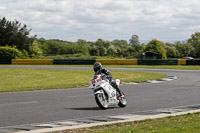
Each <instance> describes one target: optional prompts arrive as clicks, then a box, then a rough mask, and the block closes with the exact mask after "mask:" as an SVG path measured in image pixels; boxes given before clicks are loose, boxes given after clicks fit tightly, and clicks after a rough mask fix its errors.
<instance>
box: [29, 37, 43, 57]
mask: <svg viewBox="0 0 200 133" xmlns="http://www.w3.org/2000/svg"><path fill="white" fill-rule="evenodd" d="M38 43H39V42H38V41H37V40H35V41H34V42H33V44H32V45H31V46H30V48H29V55H30V57H31V58H38V57H40V56H42V54H43V51H42V49H41V48H39V45H38Z"/></svg>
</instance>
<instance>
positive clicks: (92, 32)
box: [0, 0, 200, 42]
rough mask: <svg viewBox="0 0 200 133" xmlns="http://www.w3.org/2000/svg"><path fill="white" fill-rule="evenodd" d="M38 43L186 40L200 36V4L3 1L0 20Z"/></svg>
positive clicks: (187, 0) (185, 0)
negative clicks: (22, 26)
mask: <svg viewBox="0 0 200 133" xmlns="http://www.w3.org/2000/svg"><path fill="white" fill-rule="evenodd" d="M4 16H5V17H6V19H7V20H9V21H13V20H15V19H16V20H18V21H20V22H21V23H24V24H26V25H27V26H28V28H29V29H30V28H31V29H32V31H31V34H32V35H37V37H38V38H40V37H43V38H45V39H61V40H67V41H77V40H78V39H84V40H87V41H96V40H97V39H98V38H102V39H104V40H109V41H112V40H114V39H120V40H121V39H122V40H127V41H128V40H129V39H130V38H131V36H132V35H134V34H135V35H138V36H139V39H140V41H141V42H144V41H149V40H152V39H158V40H160V41H164V42H167V41H168V42H169V41H182V40H186V39H188V38H190V36H191V34H193V33H194V32H200V0H0V18H2V17H4Z"/></svg>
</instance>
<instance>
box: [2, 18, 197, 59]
mask: <svg viewBox="0 0 200 133" xmlns="http://www.w3.org/2000/svg"><path fill="white" fill-rule="evenodd" d="M30 31H31V29H27V26H26V25H22V24H21V23H20V22H18V21H17V20H15V21H8V20H6V18H5V17H3V18H2V19H0V58H43V57H44V56H52V55H54V56H55V55H70V56H72V55H78V56H81V57H94V56H95V58H98V57H105V56H106V57H110V58H139V57H140V55H141V53H143V52H147V51H151V52H156V53H158V57H159V58H160V59H167V58H180V57H183V56H192V57H196V58H200V32H195V33H194V34H192V35H191V38H189V39H188V40H186V41H183V42H175V43H163V42H161V41H158V40H156V39H153V40H151V41H149V43H147V44H144V43H140V42H139V36H137V35H133V36H132V37H131V39H130V40H129V42H128V41H126V40H118V39H116V40H113V41H105V40H103V39H98V40H97V41H95V42H89V41H86V40H82V39H79V40H78V41H77V42H68V41H63V40H45V39H44V38H40V39H38V38H36V36H30ZM12 51H15V52H12ZM8 53H9V54H8ZM17 53H18V54H17ZM47 58H48V57H47Z"/></svg>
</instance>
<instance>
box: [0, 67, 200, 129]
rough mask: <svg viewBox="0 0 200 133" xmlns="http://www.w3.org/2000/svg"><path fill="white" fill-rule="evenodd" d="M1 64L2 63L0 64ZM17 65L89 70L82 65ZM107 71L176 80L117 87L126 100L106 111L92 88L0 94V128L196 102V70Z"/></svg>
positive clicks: (198, 84)
mask: <svg viewBox="0 0 200 133" xmlns="http://www.w3.org/2000/svg"><path fill="white" fill-rule="evenodd" d="M3 67H5V66H0V68H3ZM9 67H10V68H12V67H15V66H9ZM6 68H8V67H7V66H6ZM17 68H22V69H24V68H26V69H62V70H65V69H73V70H92V69H91V68H82V67H76V68H74V67H17ZM109 70H110V71H111V72H112V71H114V70H116V71H118V70H120V71H143V72H155V73H164V74H167V75H169V76H177V77H178V79H177V80H173V81H168V82H162V83H157V84H149V83H144V84H138V85H123V86H121V89H122V90H123V91H124V93H125V94H126V97H127V99H128V105H127V107H125V108H118V107H112V108H109V109H108V110H100V109H99V108H98V106H97V104H96V103H95V100H94V96H93V94H92V91H91V90H89V89H88V88H75V89H66V90H64V89H63V90H47V91H32V92H14V93H0V127H7V126H15V125H24V124H33V123H45V122H53V121H61V120H68V119H75V118H85V117H91V116H104V115H111V114H112V115H113V114H121V113H129V112H137V111H147V110H154V109H162V108H171V107H177V106H186V105H195V104H200V98H199V95H200V78H199V76H200V71H199V70H169V69H166V70H163V69H162V70H161V69H138V68H112V69H111V68H109Z"/></svg>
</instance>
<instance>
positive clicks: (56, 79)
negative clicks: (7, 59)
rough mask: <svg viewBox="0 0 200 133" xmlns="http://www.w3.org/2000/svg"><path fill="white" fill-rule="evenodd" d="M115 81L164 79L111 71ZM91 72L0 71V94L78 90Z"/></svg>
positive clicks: (87, 80)
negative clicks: (66, 89) (47, 90)
mask: <svg viewBox="0 0 200 133" xmlns="http://www.w3.org/2000/svg"><path fill="white" fill-rule="evenodd" d="M111 73H112V74H113V77H114V78H115V79H117V78H118V79H120V80H121V81H122V82H130V81H133V82H142V81H146V80H151V79H160V78H163V77H166V76H167V75H164V74H156V73H144V72H120V71H111ZM93 74H94V72H93V71H89V70H88V71H83V70H42V69H16V68H1V69H0V92H15V91H32V90H46V89H65V88H78V87H83V86H84V85H88V82H89V80H90V79H91V77H92V76H93Z"/></svg>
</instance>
